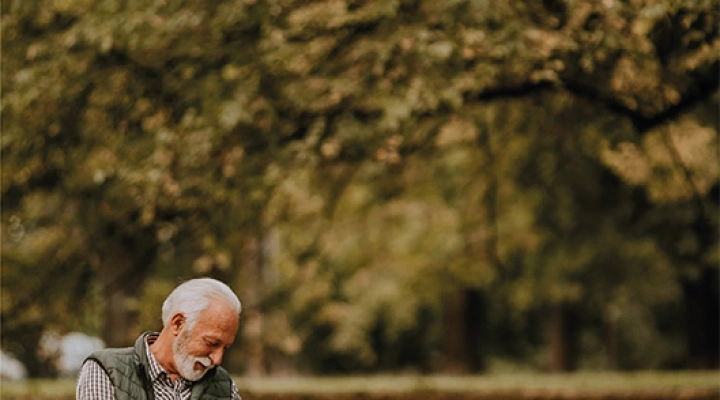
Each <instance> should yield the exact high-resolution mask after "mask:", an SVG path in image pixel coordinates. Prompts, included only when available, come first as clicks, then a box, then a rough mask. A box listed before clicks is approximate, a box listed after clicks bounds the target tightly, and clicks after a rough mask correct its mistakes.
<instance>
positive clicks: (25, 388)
mask: <svg viewBox="0 0 720 400" xmlns="http://www.w3.org/2000/svg"><path fill="white" fill-rule="evenodd" d="M235 381H236V382H237V385H238V388H239V389H240V392H241V393H296V394H298V393H307V394H312V393H316V394H328V393H373V392H374V393H381V392H405V393H408V392H417V391H438V392H497V391H530V390H532V391H550V392H577V393H588V392H597V391H603V392H604V391H614V392H634V391H642V390H661V389H662V390H664V389H673V390H677V389H682V390H685V389H688V390H694V389H703V390H708V389H709V390H717V391H718V393H719V394H720V372H719V371H703V372H634V373H615V372H597V373H596V372H592V373H591V372H581V373H572V374H488V375H473V376H442V375H429V376H422V375H373V376H348V377H297V378H295V377H293V378H285V377H282V378H281V377H266V378H249V377H236V378H235ZM1 383H2V385H1V391H0V394H1V395H2V396H1V397H2V398H13V397H24V398H27V397H31V398H48V399H49V398H72V397H74V393H75V381H74V379H72V378H70V379H57V380H40V379H38V380H28V381H16V382H13V381H2V382H1Z"/></svg>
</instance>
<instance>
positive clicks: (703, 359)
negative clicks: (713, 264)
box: [683, 268, 720, 369]
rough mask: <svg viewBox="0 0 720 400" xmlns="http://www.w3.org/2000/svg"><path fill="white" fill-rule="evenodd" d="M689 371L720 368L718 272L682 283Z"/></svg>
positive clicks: (708, 272) (711, 269)
mask: <svg viewBox="0 0 720 400" xmlns="http://www.w3.org/2000/svg"><path fill="white" fill-rule="evenodd" d="M683 296H684V300H685V320H686V321H685V322H686V327H687V334H686V340H687V352H688V367H689V368H694V369H697V368H702V369H709V368H718V366H719V365H718V361H719V360H718V359H719V358H720V349H719V347H720V346H719V343H718V341H719V339H718V338H720V329H719V325H720V321H719V320H720V304H719V302H720V294H719V293H718V270H717V268H706V269H705V270H704V272H703V274H702V276H701V277H700V278H699V279H697V280H695V281H692V282H688V281H686V282H683Z"/></svg>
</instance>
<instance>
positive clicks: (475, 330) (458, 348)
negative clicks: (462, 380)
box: [441, 290, 484, 374]
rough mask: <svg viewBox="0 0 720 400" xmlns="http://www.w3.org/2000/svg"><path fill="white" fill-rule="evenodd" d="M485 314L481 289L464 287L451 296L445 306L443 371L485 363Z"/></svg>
mask: <svg viewBox="0 0 720 400" xmlns="http://www.w3.org/2000/svg"><path fill="white" fill-rule="evenodd" d="M482 315H483V309H482V301H481V297H480V294H479V292H477V291H475V290H461V291H459V292H457V293H454V294H453V295H452V296H450V298H449V299H448V301H447V303H446V307H445V321H444V322H445V323H444V326H445V331H444V332H445V334H444V340H445V346H444V350H445V360H444V364H443V366H442V368H441V369H442V372H446V373H451V374H466V373H470V372H475V371H477V370H479V369H481V368H482V367H483V366H484V362H483V360H482V359H481V358H482V357H481V354H480V352H479V350H480V347H479V343H480V335H481V332H480V331H481V327H482Z"/></svg>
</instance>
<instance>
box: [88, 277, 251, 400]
mask: <svg viewBox="0 0 720 400" xmlns="http://www.w3.org/2000/svg"><path fill="white" fill-rule="evenodd" d="M239 314H240V301H239V300H238V298H237V296H236V295H235V294H234V293H233V292H232V290H231V289H230V288H229V287H228V286H227V285H225V284H224V283H222V282H220V281H217V280H215V279H211V278H200V279H192V280H189V281H187V282H185V283H183V284H181V285H179V286H178V287H177V288H175V290H173V292H172V293H170V295H169V296H168V297H167V299H165V302H164V303H163V306H162V320H163V329H162V331H161V332H160V333H159V334H158V333H152V332H148V333H144V334H143V335H141V336H140V337H139V338H138V339H137V341H136V342H135V347H128V348H123V349H105V350H100V351H96V352H94V353H92V354H91V355H90V356H89V357H88V358H87V360H86V361H85V363H84V364H83V367H82V370H81V371H80V375H79V377H78V382H77V388H76V392H75V395H76V398H77V399H79V400H90V399H94V400H95V399H101V400H104V399H118V400H120V399H143V400H144V399H147V400H153V399H154V400H164V399H181V400H190V399H192V400H197V399H200V398H202V399H215V398H218V399H221V398H222V399H230V398H232V399H238V400H239V399H240V395H239V394H238V389H237V386H236V385H235V382H233V380H232V379H231V378H230V375H229V374H228V373H227V371H225V369H224V368H222V367H220V366H219V365H220V363H221V362H222V358H223V353H224V352H225V350H226V349H227V348H228V346H230V344H232V342H233V341H234V340H235V334H236V333H237V330H238V323H239V319H240V315H239Z"/></svg>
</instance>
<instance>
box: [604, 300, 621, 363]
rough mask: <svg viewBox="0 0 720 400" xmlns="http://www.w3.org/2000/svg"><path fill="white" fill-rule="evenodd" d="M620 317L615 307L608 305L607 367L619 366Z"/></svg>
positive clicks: (606, 322)
mask: <svg viewBox="0 0 720 400" xmlns="http://www.w3.org/2000/svg"><path fill="white" fill-rule="evenodd" d="M618 318H619V312H618V311H617V309H615V308H613V307H608V310H607V311H606V313H605V349H606V358H607V368H608V369H610V370H616V369H617V368H618V365H620V364H619V362H618Z"/></svg>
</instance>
